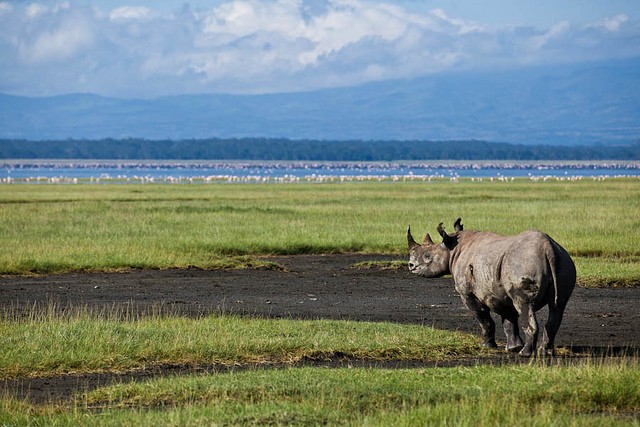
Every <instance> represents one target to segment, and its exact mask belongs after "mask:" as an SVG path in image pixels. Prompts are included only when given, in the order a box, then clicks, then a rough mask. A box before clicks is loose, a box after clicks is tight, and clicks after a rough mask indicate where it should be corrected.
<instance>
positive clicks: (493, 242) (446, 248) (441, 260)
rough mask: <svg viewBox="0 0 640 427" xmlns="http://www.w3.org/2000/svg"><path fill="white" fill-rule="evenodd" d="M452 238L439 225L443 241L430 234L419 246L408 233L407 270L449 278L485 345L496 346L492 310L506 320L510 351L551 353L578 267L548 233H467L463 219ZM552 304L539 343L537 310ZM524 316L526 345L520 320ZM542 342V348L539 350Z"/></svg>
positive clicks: (503, 322)
mask: <svg viewBox="0 0 640 427" xmlns="http://www.w3.org/2000/svg"><path fill="white" fill-rule="evenodd" d="M454 229H455V233H453V234H448V233H446V232H445V230H444V228H443V227H442V223H440V225H438V228H437V230H438V233H439V234H440V235H441V236H442V243H439V244H438V243H434V242H433V240H432V239H431V236H429V234H428V233H427V235H426V237H425V239H424V243H423V244H418V243H416V241H415V240H414V239H413V237H412V236H411V227H409V229H408V230H407V240H408V242H409V270H410V271H411V272H412V273H415V274H419V275H422V276H425V277H440V276H443V275H445V274H451V275H452V276H453V280H454V282H455V288H456V291H458V293H459V294H460V296H461V297H462V300H463V302H464V304H465V305H466V307H467V308H468V309H469V310H470V311H471V312H472V313H473V315H474V316H475V318H476V319H477V320H478V322H479V323H480V327H481V329H482V336H483V340H484V342H483V345H484V346H486V347H496V341H495V323H494V321H493V319H492V317H491V311H493V312H495V313H497V314H498V315H499V316H500V317H501V318H502V326H503V328H504V332H505V335H506V337H507V343H506V350H507V351H509V352H517V351H519V354H520V355H521V356H524V357H530V356H531V355H532V354H533V353H534V351H535V352H537V353H538V354H542V355H553V353H554V340H555V337H556V334H557V332H558V328H559V327H560V323H561V322H562V316H563V314H564V310H565V307H566V306H567V302H568V301H569V297H570V296H571V293H572V292H573V288H574V287H575V283H576V268H575V265H574V263H573V260H572V259H571V257H570V256H569V254H568V253H567V251H566V250H564V249H563V248H562V247H561V246H560V245H559V244H558V243H556V242H555V241H554V240H553V239H552V238H551V237H549V236H548V235H547V234H545V233H541V232H539V231H535V230H529V231H525V232H523V233H521V234H518V235H516V236H503V235H499V234H495V233H491V232H483V231H469V230H463V226H462V223H461V219H460V218H458V219H457V220H456V221H455V223H454ZM544 306H548V307H549V313H548V318H547V322H546V325H545V328H544V333H543V337H542V340H541V341H540V342H539V343H538V321H537V319H536V312H537V311H538V310H540V309H541V308H542V307H544ZM520 316H523V318H524V319H525V321H524V323H525V325H524V328H523V329H524V342H522V339H521V337H520V328H519V325H518V318H519V317H520ZM537 344H538V346H537Z"/></svg>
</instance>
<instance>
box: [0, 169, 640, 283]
mask: <svg viewBox="0 0 640 427" xmlns="http://www.w3.org/2000/svg"><path fill="white" fill-rule="evenodd" d="M638 212H640V180H637V179H615V180H607V181H602V182H597V181H592V180H584V181H579V182H568V181H562V182H530V181H528V180H520V181H515V182H488V181H485V182H470V181H463V182H457V183H451V182H430V183H422V182H393V183H392V182H383V183H377V182H363V183H348V184H267V185H265V184H263V185H261V184H255V185H249V184H247V185H233V184H232V185H224V184H219V185H206V184H201V185H188V184H185V185H148V184H147V185H95V184H86V185H82V184H81V185H2V186H0V239H1V240H2V242H3V245H2V246H1V247H0V274H25V273H60V272H65V271H70V270H81V271H82V270H105V271H109V270H119V269H126V268H170V267H178V268H183V267H187V266H189V265H196V266H199V267H203V268H219V267H242V266H252V265H256V264H259V263H260V261H257V260H256V259H255V257H256V256H259V255H271V254H297V253H341V252H366V253H380V252H384V253H396V254H404V253H405V251H406V248H405V246H406V238H405V235H406V234H405V233H406V227H407V225H408V224H411V225H412V230H414V234H416V235H418V234H422V233H425V232H430V233H431V234H432V235H434V234H436V232H435V227H436V226H437V224H438V223H439V222H444V223H445V227H446V226H448V228H449V229H451V227H452V226H451V224H452V223H453V221H454V220H455V218H457V217H458V216H461V217H462V219H463V223H464V224H465V226H466V227H467V229H480V230H493V231H496V232H500V233H505V234H515V233H517V232H519V231H522V230H526V229H529V228H536V229H539V230H542V231H545V232H547V233H549V234H550V235H551V236H552V237H553V238H554V239H556V240H557V241H558V242H559V243H560V244H562V245H563V246H564V247H565V248H566V249H567V250H568V251H569V252H570V253H571V255H572V256H573V257H574V259H575V261H576V264H577V267H578V276H579V280H580V282H581V283H582V284H583V285H638V284H640V245H639V244H638V242H640V216H639V215H638Z"/></svg>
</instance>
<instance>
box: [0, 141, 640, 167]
mask: <svg viewBox="0 0 640 427" xmlns="http://www.w3.org/2000/svg"><path fill="white" fill-rule="evenodd" d="M0 158H3V159H96V160H98V159H114V160H256V161H260V160H263V161H268V160H298V161H305V160H309V161H395V160H640V140H639V141H636V142H634V143H630V144H626V145H590V146H563V145H519V144H508V143H496V142H486V141H477V140H467V141H360V140H354V141H315V140H290V139H279V138H230V139H218V138H211V139H184V140H146V139H101V140H83V139H70V140H48V141H31V140H19V139H3V140H0Z"/></svg>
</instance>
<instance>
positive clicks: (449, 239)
mask: <svg viewBox="0 0 640 427" xmlns="http://www.w3.org/2000/svg"><path fill="white" fill-rule="evenodd" d="M438 233H440V235H441V236H442V243H443V244H444V245H445V246H446V247H447V249H449V250H452V249H453V248H455V247H456V245H457V244H458V238H457V237H455V236H450V235H448V234H447V233H446V232H445V231H444V227H442V223H440V224H438Z"/></svg>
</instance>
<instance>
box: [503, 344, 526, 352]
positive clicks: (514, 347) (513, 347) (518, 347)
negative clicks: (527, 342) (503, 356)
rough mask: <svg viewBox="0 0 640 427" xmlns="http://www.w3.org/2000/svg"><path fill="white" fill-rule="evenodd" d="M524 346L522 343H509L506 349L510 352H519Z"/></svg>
mask: <svg viewBox="0 0 640 427" xmlns="http://www.w3.org/2000/svg"><path fill="white" fill-rule="evenodd" d="M522 347H523V345H522V344H515V345H507V346H506V348H505V349H506V350H507V351H508V352H509V353H517V352H519V351H520V350H522Z"/></svg>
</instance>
